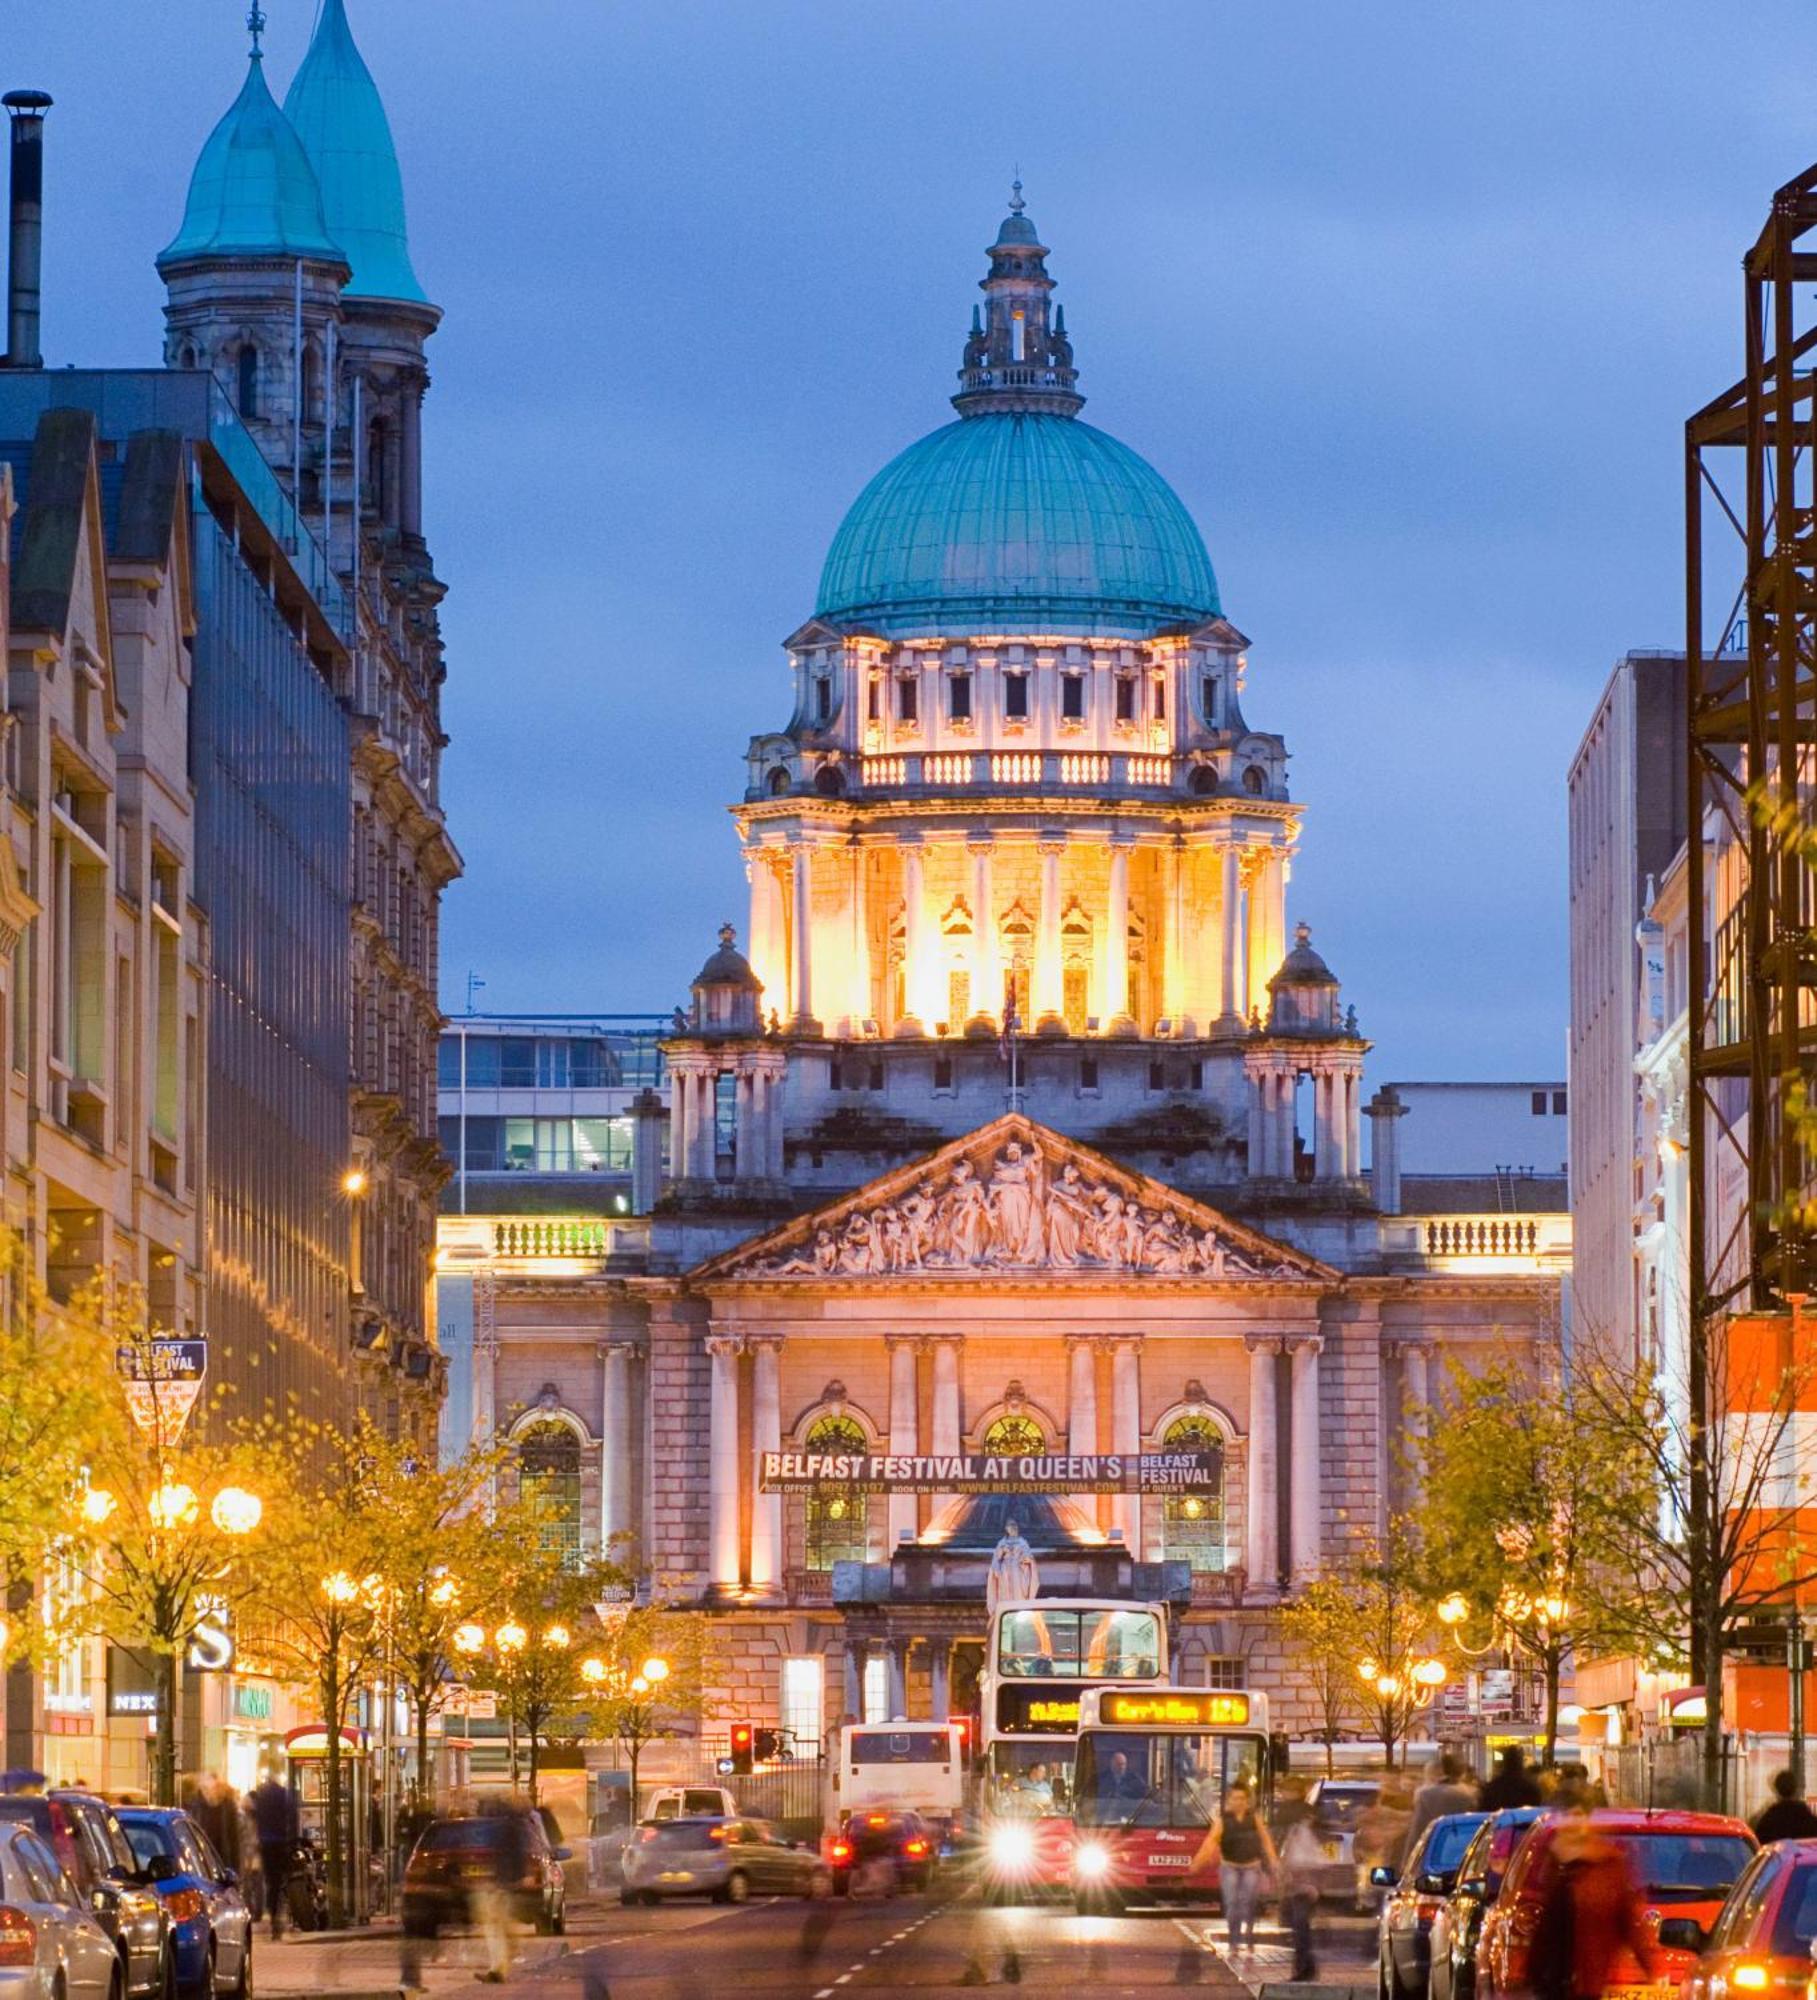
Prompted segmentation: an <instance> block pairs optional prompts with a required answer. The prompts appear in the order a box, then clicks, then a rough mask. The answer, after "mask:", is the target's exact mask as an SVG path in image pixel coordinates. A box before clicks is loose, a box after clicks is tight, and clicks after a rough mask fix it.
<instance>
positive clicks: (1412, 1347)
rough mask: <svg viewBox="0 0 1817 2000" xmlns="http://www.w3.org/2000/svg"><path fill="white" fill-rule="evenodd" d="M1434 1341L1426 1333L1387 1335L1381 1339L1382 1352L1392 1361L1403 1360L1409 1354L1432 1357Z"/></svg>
mask: <svg viewBox="0 0 1817 2000" xmlns="http://www.w3.org/2000/svg"><path fill="white" fill-rule="evenodd" d="M1433 1345H1434V1343H1433V1340H1432V1337H1431V1336H1430V1335H1429V1334H1424V1333H1385V1334H1383V1335H1382V1338H1381V1349H1382V1352H1383V1353H1384V1354H1385V1355H1387V1356H1389V1357H1390V1358H1391V1359H1401V1358H1404V1357H1405V1356H1406V1355H1409V1354H1419V1355H1430V1354H1431V1353H1432V1350H1433Z"/></svg>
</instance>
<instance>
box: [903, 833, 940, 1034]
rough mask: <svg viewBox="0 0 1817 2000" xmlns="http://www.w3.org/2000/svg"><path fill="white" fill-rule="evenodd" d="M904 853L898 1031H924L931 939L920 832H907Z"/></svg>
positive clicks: (926, 1017)
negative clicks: (900, 994) (900, 1006)
mask: <svg viewBox="0 0 1817 2000" xmlns="http://www.w3.org/2000/svg"><path fill="white" fill-rule="evenodd" d="M897 846H898V849H899V851H900V853H901V855H902V1019H901V1020H899V1021H898V1022H897V1023H896V1028H895V1032H896V1033H897V1034H899V1035H925V1034H926V1033H927V1021H928V1018H929V1017H928V1015H927V1013H926V1012H925V1011H924V1010H925V1007H926V1001H925V999H924V997H923V994H924V990H925V988H926V985H927V978H928V966H929V961H930V957H931V952H932V941H931V939H930V938H929V936H928V930H929V925H928V921H927V885H926V882H925V879H924V876H923V871H922V866H921V836H920V834H918V833H906V834H903V835H902V836H901V838H900V839H899V840H898V842H897Z"/></svg>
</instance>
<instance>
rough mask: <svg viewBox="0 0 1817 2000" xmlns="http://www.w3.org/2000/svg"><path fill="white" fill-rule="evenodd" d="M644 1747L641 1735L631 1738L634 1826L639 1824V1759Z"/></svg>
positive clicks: (632, 1813)
mask: <svg viewBox="0 0 1817 2000" xmlns="http://www.w3.org/2000/svg"><path fill="white" fill-rule="evenodd" d="M643 1747H644V1746H643V1739H642V1738H641V1737H637V1736H633V1737H632V1738H631V1824H632V1826H634V1827H635V1826H636V1824H637V1759H638V1755H639V1753H640V1752H641V1751H642V1749H643Z"/></svg>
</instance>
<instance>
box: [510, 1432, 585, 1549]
mask: <svg viewBox="0 0 1817 2000" xmlns="http://www.w3.org/2000/svg"><path fill="white" fill-rule="evenodd" d="M517 1464H518V1491H519V1493H520V1494H521V1495H522V1497H523V1498H524V1500H526V1501H527V1502H528V1503H529V1505H530V1508H531V1511H532V1515H533V1518H534V1521H535V1532H536V1536H537V1540H538V1541H539V1542H540V1544H541V1545H542V1547H543V1549H544V1551H545V1552H546V1553H548V1554H551V1555H555V1556H559V1557H560V1559H561V1562H562V1565H563V1567H564V1568H568V1569H574V1568H577V1567H578V1566H579V1563H580V1439H579V1438H577V1437H576V1436H575V1435H574V1433H573V1431H572V1430H571V1429H570V1428H569V1427H568V1426H567V1425H566V1424H562V1423H557V1422H555V1421H554V1419H553V1418H544V1419H541V1420H539V1421H538V1422H536V1423H534V1424H532V1425H531V1426H530V1427H529V1429H528V1430H526V1431H525V1432H524V1433H523V1435H522V1436H521V1437H520V1438H519V1439H518V1445H517Z"/></svg>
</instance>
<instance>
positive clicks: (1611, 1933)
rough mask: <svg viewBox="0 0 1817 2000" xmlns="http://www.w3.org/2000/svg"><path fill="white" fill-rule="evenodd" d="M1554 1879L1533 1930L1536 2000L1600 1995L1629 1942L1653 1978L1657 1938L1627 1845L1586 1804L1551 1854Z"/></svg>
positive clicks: (1596, 1999)
mask: <svg viewBox="0 0 1817 2000" xmlns="http://www.w3.org/2000/svg"><path fill="white" fill-rule="evenodd" d="M1547 1858H1548V1860H1549V1861H1550V1862H1551V1865H1552V1881H1551V1884H1550V1886H1549V1888H1548V1889H1547V1891H1546V1899H1545V1902H1544V1903H1543V1904H1542V1905H1541V1907H1540V1914H1539V1924H1538V1927H1537V1928H1536V1930H1535V1932H1534V1936H1533V1948H1532V1957H1531V1961H1530V1962H1531V1965H1532V1986H1533V1992H1534V1994H1535V1996H1536V2000H1602V1995H1603V1993H1604V1991H1605V1989H1606V1988H1607V1987H1608V1985H1609V1982H1610V1980H1611V1978H1612V1977H1613V1976H1614V1974H1615V1971H1616V1959H1617V1957H1618V1955H1619V1954H1620V1953H1621V1951H1622V1950H1623V1949H1624V1948H1625V1949H1626V1950H1627V1951H1628V1952H1630V1953H1631V1954H1632V1955H1633V1957H1634V1958H1635V1959H1636V1960H1637V1961H1638V1962H1639V1965H1640V1968H1641V1972H1642V1976H1643V1977H1644V1978H1646V1979H1649V1980H1650V1979H1651V1978H1652V1977H1653V1969H1654V1964H1655V1959H1656V1953H1655V1950H1654V1945H1653V1939H1652V1937H1651V1935H1650V1934H1649V1932H1648V1930H1647V1926H1646V1923H1645V1921H1644V1919H1643V1918H1642V1915H1641V1907H1640V1898H1639V1897H1638V1896H1637V1895H1636V1894H1635V1892H1634V1884H1633V1881H1632V1880H1631V1878H1630V1877H1629V1874H1628V1864H1627V1862H1626V1861H1625V1860H1624V1859H1623V1857H1622V1852H1621V1849H1620V1848H1619V1847H1617V1846H1616V1845H1615V1843H1614V1841H1612V1840H1611V1839H1610V1838H1609V1837H1608V1835H1607V1834H1605V1833H1604V1832H1603V1831H1602V1829H1601V1828H1600V1827H1599V1826H1598V1825H1597V1824H1596V1822H1595V1821H1594V1820H1593V1819H1592V1818H1591V1817H1590V1815H1589V1813H1588V1812H1587V1811H1582V1810H1579V1811H1577V1812H1574V1813H1573V1814H1572V1815H1571V1817H1570V1818H1569V1819H1568V1820H1567V1821H1566V1822H1565V1823H1564V1825H1563V1826H1561V1827H1560V1828H1559V1830H1558V1832H1557V1834H1556V1835H1555V1836H1554V1838H1553V1841H1552V1850H1551V1853H1550V1855H1549V1856H1548V1857H1547Z"/></svg>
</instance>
